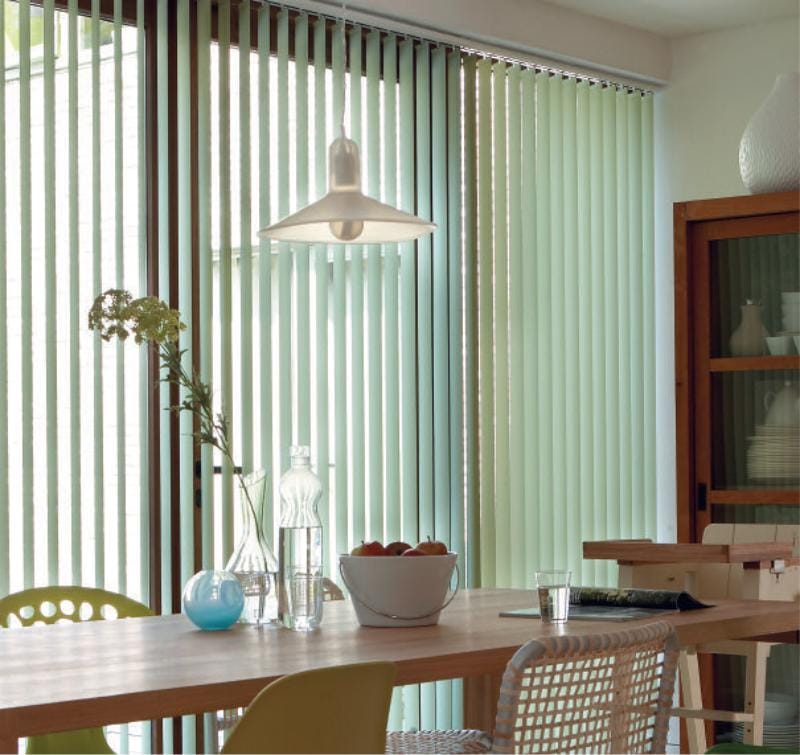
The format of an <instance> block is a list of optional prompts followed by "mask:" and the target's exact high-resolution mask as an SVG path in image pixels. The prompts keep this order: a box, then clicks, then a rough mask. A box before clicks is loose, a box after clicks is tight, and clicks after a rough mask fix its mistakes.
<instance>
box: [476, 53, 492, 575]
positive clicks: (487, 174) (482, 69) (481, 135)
mask: <svg viewBox="0 0 800 755" xmlns="http://www.w3.org/2000/svg"><path fill="white" fill-rule="evenodd" d="M477 69H478V82H477V83H478V86H477V90H478V91H477V97H476V99H477V110H478V118H477V129H478V134H477V137H478V138H477V144H478V161H477V186H478V196H477V208H478V280H479V281H480V284H479V289H478V311H479V312H480V316H479V320H478V323H479V332H478V360H479V367H478V375H479V378H478V396H479V400H480V419H479V424H478V427H479V432H480V440H479V447H480V457H479V461H480V470H481V476H480V500H481V503H482V505H481V508H480V511H481V527H480V529H481V552H480V557H481V564H480V572H481V586H484V587H493V586H494V585H495V574H496V568H495V550H496V544H495V521H494V503H493V501H494V500H495V491H494V477H495V475H494V457H495V455H494V429H493V427H494V369H493V366H492V365H493V361H494V334H493V327H492V317H491V315H490V313H491V311H492V287H491V286H490V285H488V281H490V280H492V278H493V262H492V142H491V140H492V121H491V112H492V99H491V94H492V93H491V81H492V79H491V73H492V69H491V63H490V62H489V61H488V60H481V61H480V62H479V63H478V66H477Z"/></svg>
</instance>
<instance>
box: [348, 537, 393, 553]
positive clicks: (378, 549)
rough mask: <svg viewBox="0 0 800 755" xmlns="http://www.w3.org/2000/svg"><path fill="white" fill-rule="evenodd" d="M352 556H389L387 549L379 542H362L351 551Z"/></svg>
mask: <svg viewBox="0 0 800 755" xmlns="http://www.w3.org/2000/svg"><path fill="white" fill-rule="evenodd" d="M350 555H351V556H387V555H388V554H387V553H386V549H385V548H384V547H383V545H381V543H380V542H378V541H377V540H373V541H371V542H369V543H365V542H364V541H363V540H362V541H361V545H357V546H356V547H355V548H353V550H351V551H350Z"/></svg>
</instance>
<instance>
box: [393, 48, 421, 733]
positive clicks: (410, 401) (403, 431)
mask: <svg viewBox="0 0 800 755" xmlns="http://www.w3.org/2000/svg"><path fill="white" fill-rule="evenodd" d="M399 82H400V87H399V99H398V106H399V114H398V133H399V135H400V145H399V146H400V149H399V163H400V176H399V178H400V194H399V200H400V208H401V209H403V210H405V211H406V212H413V211H414V186H415V183H416V175H415V170H414V145H415V134H414V43H413V42H412V41H411V40H408V39H407V40H404V41H403V42H401V43H400V61H399ZM414 249H415V244H414V242H406V243H403V244H401V245H400V284H399V289H400V291H399V297H400V371H401V375H402V379H401V381H400V448H401V470H400V474H401V496H402V533H401V539H402V540H404V541H405V542H410V543H411V544H412V545H413V544H414V541H415V540H416V539H418V538H419V510H418V508H417V500H418V497H417V480H418V470H417V453H418V450H417V448H418V447H417V413H416V374H417V373H416V370H417V368H416V362H417V348H416V336H415V334H416V329H417V322H416V300H415V279H416V257H415V255H414ZM403 713H404V718H405V725H406V726H407V727H419V686H417V685H410V686H406V687H404V688H403Z"/></svg>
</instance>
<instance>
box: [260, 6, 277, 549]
mask: <svg viewBox="0 0 800 755" xmlns="http://www.w3.org/2000/svg"><path fill="white" fill-rule="evenodd" d="M270 58H271V55H270V9H269V6H267V5H261V6H260V7H259V9H258V91H259V92H260V97H259V100H258V168H259V171H258V172H259V175H260V176H269V175H271V174H270V150H269V145H270V134H271V129H270V108H269V103H270V90H271V86H270V70H271V67H270ZM271 199H272V198H271V196H270V182H269V181H266V180H262V181H260V183H259V191H258V220H259V222H258V226H259V228H266V227H267V226H268V225H269V224H270V219H271V208H272V202H271ZM258 322H259V326H258V327H259V376H258V377H259V386H260V392H259V393H260V396H261V403H260V405H259V406H260V420H261V427H260V433H261V443H260V451H261V458H260V466H261V468H262V469H264V470H265V471H266V473H267V475H268V479H270V480H272V481H273V485H274V480H275V475H274V473H273V466H272V460H273V455H272V417H273V413H272V245H271V244H270V242H269V240H268V239H264V238H261V239H259V244H258ZM264 508H265V511H264V519H265V522H266V523H267V526H266V532H267V534H268V535H269V534H272V533H273V531H274V527H271V526H270V525H271V524H272V523H273V522H274V511H273V496H272V495H267V496H266V502H265V507H264Z"/></svg>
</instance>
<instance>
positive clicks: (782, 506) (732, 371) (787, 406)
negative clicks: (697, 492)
mask: <svg viewBox="0 0 800 755" xmlns="http://www.w3.org/2000/svg"><path fill="white" fill-rule="evenodd" d="M695 252H696V253H695V254H694V265H695V270H694V274H695V280H697V281H698V282H699V283H700V285H701V286H702V288H703V290H704V293H705V296H699V297H697V298H696V299H695V312H694V315H695V320H694V322H695V334H694V335H695V358H696V363H695V376H696V386H697V394H696V404H695V412H696V416H697V432H698V434H699V435H698V443H697V449H696V469H695V474H696V479H697V480H698V487H699V488H700V489H701V491H702V495H701V496H699V501H700V505H699V507H698V511H697V512H696V518H695V537H696V539H697V540H699V539H700V538H701V537H702V532H703V529H704V528H705V526H706V525H708V524H710V523H711V522H742V523H763V524H767V523H774V524H778V523H781V524H792V523H800V354H799V353H798V352H799V351H800V234H798V232H797V216H796V215H794V214H787V215H780V216H770V217H768V218H757V219H753V218H747V219H740V220H730V221H718V222H709V223H706V224H703V226H702V228H701V229H700V233H699V234H698V239H697V245H696V247H695Z"/></svg>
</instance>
